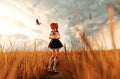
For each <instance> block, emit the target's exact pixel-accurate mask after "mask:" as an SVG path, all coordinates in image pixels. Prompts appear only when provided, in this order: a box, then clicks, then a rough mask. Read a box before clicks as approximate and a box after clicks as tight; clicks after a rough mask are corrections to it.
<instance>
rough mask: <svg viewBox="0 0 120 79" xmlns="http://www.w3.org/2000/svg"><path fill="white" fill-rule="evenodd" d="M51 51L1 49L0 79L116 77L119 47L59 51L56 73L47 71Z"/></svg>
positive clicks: (119, 70) (107, 78) (119, 73)
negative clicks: (8, 50)
mask: <svg viewBox="0 0 120 79" xmlns="http://www.w3.org/2000/svg"><path fill="white" fill-rule="evenodd" d="M50 55H51V52H42V51H41V52H22V51H21V52H9V53H2V52H1V53H0V79H119V78H120V63H119V62H120V50H99V51H90V50H86V51H75V50H73V51H70V52H60V53H59V58H58V59H59V62H58V64H57V68H58V70H59V72H60V73H59V74H57V75H53V74H48V73H47V72H46V68H47V65H48V60H49V57H50Z"/></svg>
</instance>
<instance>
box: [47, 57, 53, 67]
mask: <svg viewBox="0 0 120 79" xmlns="http://www.w3.org/2000/svg"><path fill="white" fill-rule="evenodd" d="M53 61H54V57H52V56H51V57H50V59H49V65H48V68H49V69H50V68H51V66H52V63H53Z"/></svg>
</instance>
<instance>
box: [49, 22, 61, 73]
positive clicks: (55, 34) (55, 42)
mask: <svg viewBox="0 0 120 79" xmlns="http://www.w3.org/2000/svg"><path fill="white" fill-rule="evenodd" d="M50 27H51V30H52V31H51V33H50V36H49V39H51V41H50V43H49V45H48V47H49V48H50V49H52V56H51V57H50V60H49V65H48V71H51V65H52V63H53V73H58V71H57V70H56V64H57V58H58V53H59V49H60V48H61V47H63V45H62V43H61V42H60V41H59V39H60V34H59V31H58V24H57V23H51V24H50Z"/></svg>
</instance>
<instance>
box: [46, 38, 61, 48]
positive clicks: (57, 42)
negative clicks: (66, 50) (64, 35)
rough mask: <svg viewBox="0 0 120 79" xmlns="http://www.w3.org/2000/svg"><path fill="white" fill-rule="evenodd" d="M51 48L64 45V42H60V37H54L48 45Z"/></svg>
mask: <svg viewBox="0 0 120 79" xmlns="http://www.w3.org/2000/svg"><path fill="white" fill-rule="evenodd" d="M48 47H49V48H51V49H59V48H61V47H63V45H62V43H61V42H60V40H59V39H52V40H51V41H50V43H49V45H48Z"/></svg>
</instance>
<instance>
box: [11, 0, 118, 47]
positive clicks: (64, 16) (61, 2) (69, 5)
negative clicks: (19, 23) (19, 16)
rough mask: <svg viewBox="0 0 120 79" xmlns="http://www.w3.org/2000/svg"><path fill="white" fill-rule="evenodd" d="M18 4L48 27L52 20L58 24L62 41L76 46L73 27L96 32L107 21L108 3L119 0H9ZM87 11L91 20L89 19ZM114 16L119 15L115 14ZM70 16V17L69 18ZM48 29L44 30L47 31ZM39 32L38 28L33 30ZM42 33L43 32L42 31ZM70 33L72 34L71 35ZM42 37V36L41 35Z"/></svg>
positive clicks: (89, 32) (90, 32)
mask: <svg viewBox="0 0 120 79" xmlns="http://www.w3.org/2000/svg"><path fill="white" fill-rule="evenodd" d="M10 1H12V2H14V3H15V4H16V5H20V6H21V7H23V8H24V9H25V10H26V11H27V12H29V13H30V14H32V15H33V16H36V17H38V18H40V20H41V22H43V24H45V25H46V26H47V27H46V29H47V28H48V26H49V24H50V23H51V22H53V21H55V22H58V23H59V24H60V27H59V29H60V32H61V36H62V39H61V40H62V41H65V42H67V44H69V45H70V42H71V41H73V43H74V44H75V45H76V46H77V43H76V40H75V39H73V36H74V35H75V32H74V31H73V27H76V26H79V28H86V29H87V33H88V35H90V34H92V33H94V32H98V31H99V29H100V27H101V25H105V24H106V22H107V21H108V11H107V6H108V4H109V3H111V2H112V3H116V2H118V1H119V0H84V1H83V0H10ZM89 13H90V14H91V15H92V20H90V19H89ZM115 16H119V15H118V14H115ZM69 18H70V19H69ZM49 30H50V29H48V30H45V31H47V33H48V31H49ZM34 31H35V32H40V31H39V30H34ZM43 34H44V32H43ZM70 34H73V35H72V36H71V35H70ZM43 37H44V36H43ZM43 39H44V38H43Z"/></svg>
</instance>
